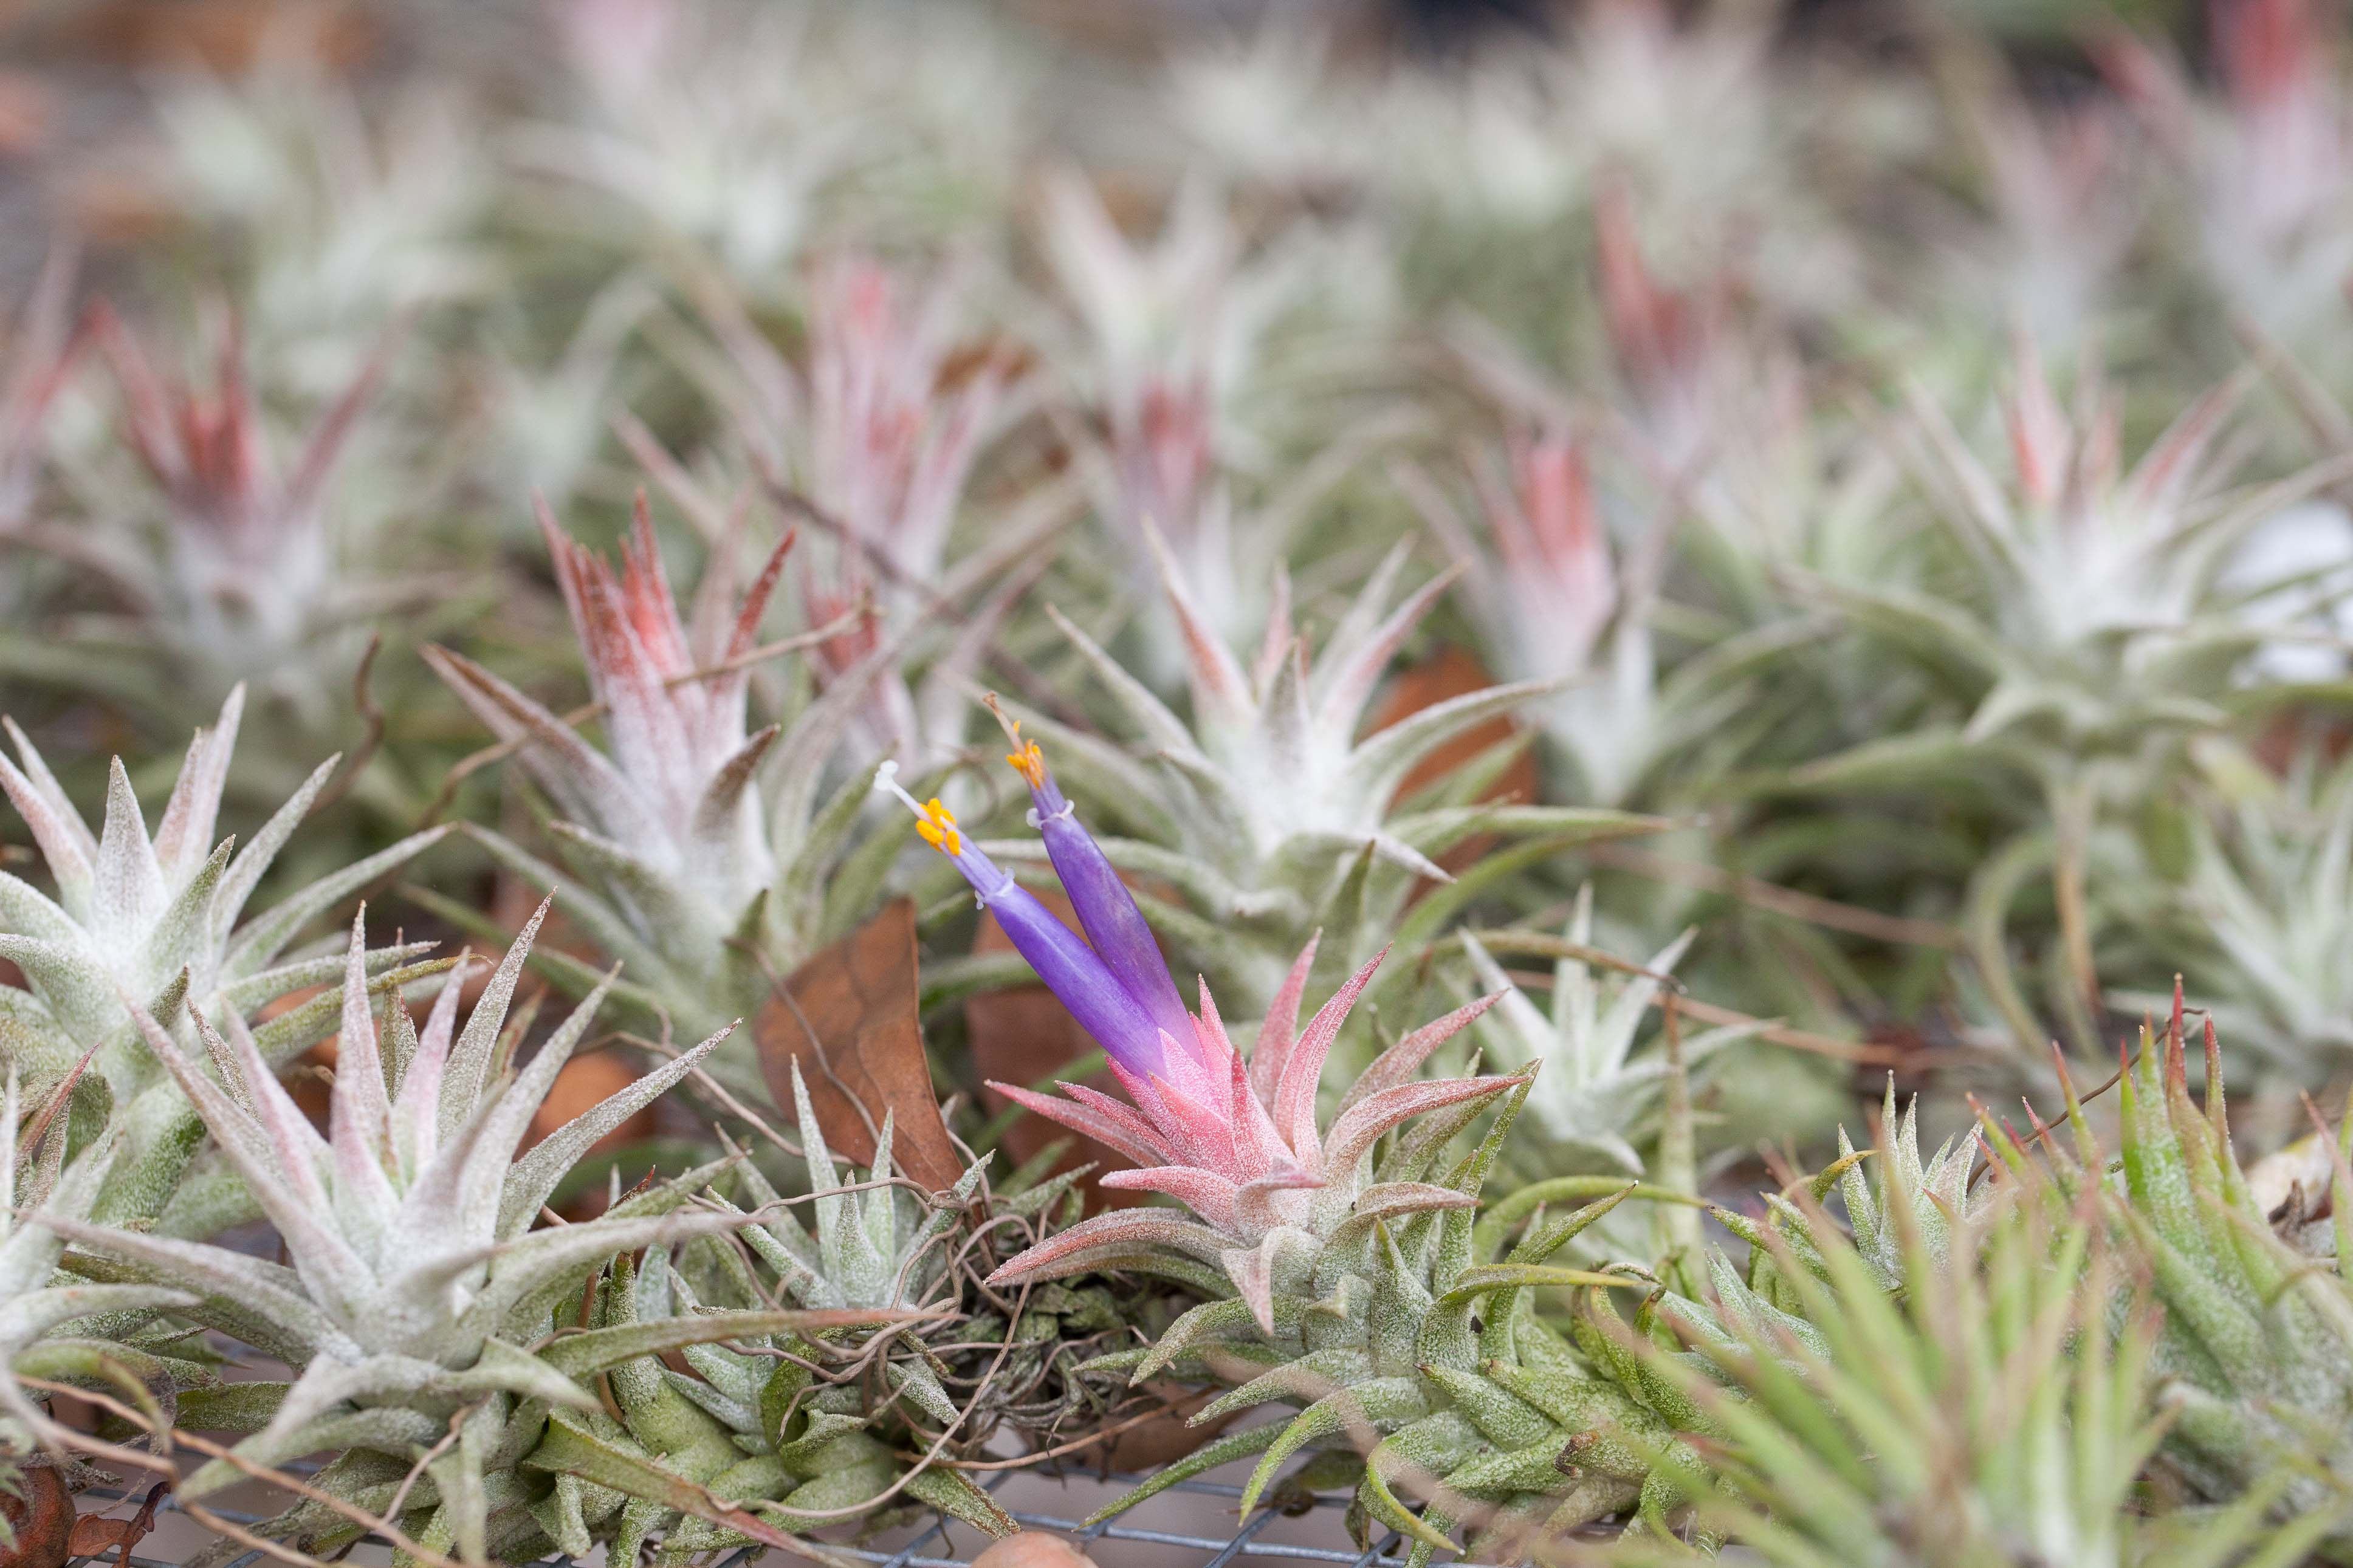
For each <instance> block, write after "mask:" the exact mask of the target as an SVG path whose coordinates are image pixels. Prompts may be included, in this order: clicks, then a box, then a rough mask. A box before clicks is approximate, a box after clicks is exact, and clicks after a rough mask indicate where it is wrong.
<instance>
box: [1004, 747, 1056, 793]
mask: <svg viewBox="0 0 2353 1568" xmlns="http://www.w3.org/2000/svg"><path fill="white" fill-rule="evenodd" d="M1013 739H1014V742H1015V743H1016V744H1017V746H1018V748H1019V749H1018V750H1017V751H1014V752H1010V753H1009V754H1008V755H1007V757H1006V759H1005V760H1006V761H1007V762H1008V763H1012V764H1013V771H1014V772H1015V773H1019V774H1020V775H1021V776H1022V777H1023V778H1025V779H1028V780H1029V787H1030V788H1031V789H1044V788H1045V787H1046V753H1045V752H1041V751H1039V749H1038V742H1035V741H1024V740H1022V739H1021V737H1020V736H1019V735H1016V736H1014V737H1013Z"/></svg>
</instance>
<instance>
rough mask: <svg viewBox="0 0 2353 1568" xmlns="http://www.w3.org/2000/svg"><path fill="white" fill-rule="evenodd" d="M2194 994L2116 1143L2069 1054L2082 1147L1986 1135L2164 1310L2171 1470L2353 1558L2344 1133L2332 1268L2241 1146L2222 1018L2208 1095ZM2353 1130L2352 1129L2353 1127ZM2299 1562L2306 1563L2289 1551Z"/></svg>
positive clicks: (2156, 1035) (2146, 1060) (2125, 1078)
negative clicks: (2294, 1236) (2111, 1243)
mask: <svg viewBox="0 0 2353 1568" xmlns="http://www.w3.org/2000/svg"><path fill="white" fill-rule="evenodd" d="M2184 1035H2185V1029H2184V1009H2183V1007H2182V1005H2181V1002H2180V999H2179V992H2178V991H2177V993H2176V997H2175V1004H2174V1008H2173V1012H2172V1016H2171V1018H2170V1020H2169V1022H2168V1024H2167V1026H2165V1027H2164V1028H2163V1029H2161V1030H2159V1029H2151V1028H2144V1029H2143V1030H2142V1033H2141V1040H2140V1049H2139V1050H2138V1052H2137V1053H2136V1054H2135V1055H2134V1056H2133V1058H2131V1059H2130V1060H2129V1061H2127V1062H2126V1063H2125V1064H2123V1067H2122V1069H2121V1080H2120V1082H2119V1084H2118V1088H2119V1089H2120V1091H2121V1095H2122V1102H2121V1104H2120V1105H2119V1107H2118V1117H2119V1128H2118V1137H2117V1148H2116V1153H2115V1154H2113V1155H2111V1154H2110V1153H2109V1152H2107V1151H2106V1150H2105V1148H2104V1147H2103V1146H2102V1144H2101V1143H2100V1142H2099V1140H2098V1139H2097V1138H2096V1137H2095V1136H2094V1134H2093V1133H2092V1131H2090V1130H2089V1129H2088V1127H2087V1126H2086V1125H2085V1121H2084V1115H2083V1109H2082V1105H2081V1103H2080V1101H2079V1100H2078V1098H2077V1096H2076V1092H2075V1089H2074V1085H2073V1081H2072V1079H2071V1078H2070V1077H2069V1075H2068V1074H2067V1072H2066V1069H2065V1064H2064V1063H2063V1062H2062V1063H2061V1064H2060V1069H2059V1079H2060V1087H2061V1090H2062V1092H2063V1095H2064V1097H2065V1106H2066V1113H2067V1114H2066V1117H2065V1121H2066V1122H2067V1124H2068V1132H2069V1137H2068V1139H2067V1141H2066V1142H2065V1143H2064V1144H2062V1143H2061V1142H2059V1138H2058V1134H2057V1131H2056V1129H2055V1128H2053V1129H2052V1130H2050V1131H2047V1132H2045V1133H2044V1134H2043V1136H2042V1137H2041V1138H2040V1139H2039V1141H2038V1142H2039V1144H2040V1148H2039V1149H2038V1148H2037V1147H2036V1145H2035V1143H2031V1142H2027V1141H2025V1140H2022V1139H2021V1138H2019V1137H2018V1136H2017V1135H2016V1134H2014V1133H2012V1132H2010V1131H2008V1130H2006V1129H2001V1128H1998V1127H1996V1126H1995V1125H1994V1123H1993V1122H1992V1121H1991V1119H1990V1118H1987V1119H1985V1121H1983V1123H1982V1125H1981V1131H1984V1132H1985V1134H1986V1136H1987V1139H1988V1142H1989V1144H1990V1146H1991V1147H1993V1148H1994V1149H1995V1151H1996V1152H1997V1153H1999V1154H2000V1157H2001V1159H2002V1161H2003V1163H2004V1164H2005V1165H2006V1166H2007V1167H2009V1168H2010V1169H2012V1170H2017V1171H2027V1172H2030V1173H2031V1171H2032V1170H2033V1169H2035V1168H2038V1166H2039V1167H2044V1168H2047V1169H2048V1170H2049V1172H2050V1173H2051V1177H2052V1181H2053V1184H2054V1185H2055V1186H2056V1187H2057V1188H2058V1189H2059V1190H2060V1191H2062V1192H2063V1193H2065V1194H2069V1195H2071V1196H2074V1197H2077V1198H2079V1199H2082V1200H2083V1201H2087V1202H2094V1201H2095V1202H2096V1203H2097V1205H2098V1211H2099V1213H2100V1214H2101V1215H2102V1216H2103V1217H2104V1219H2105V1222H2106V1225H2107V1227H2108V1229H2109V1231H2110V1232H2111V1233H2112V1235H2113V1237H2114V1238H2115V1243H2116V1247H2117V1248H2118V1250H2119V1251H2120V1252H2122V1253H2123V1254H2124V1255H2125V1256H2126V1258H2130V1259H2132V1260H2134V1261H2135V1262H2136V1264H2137V1266H2138V1267H2140V1268H2145V1269H2146V1270H2147V1274H2148V1278H2149V1279H2150V1282H2151V1293H2152V1295H2153V1296H2154V1298H2155V1299H2156V1300H2158V1302H2159V1303H2161V1304H2162V1306H2163V1307H2164V1309H2165V1317H2164V1326H2163V1330H2162V1331H2161V1332H2160V1333H2159V1334H2158V1336H2157V1338H2156V1341H2155V1345H2154V1350H2153V1353H2152V1357H2151V1368H2152V1372H2153V1374H2154V1376H2155V1377H2156V1378H2157V1380H2158V1387H2159V1391H2160V1396H2161V1398H2162V1400H2163V1402H2164V1405H2165V1406H2166V1408H2167V1410H2168V1413H2169V1415H2170V1417H2171V1419H2170V1421H2169V1424H2168V1426H2167V1428H2166V1431H2165V1434H2164V1440H2163V1442H2162V1444H2161V1446H2159V1447H2158V1458H2159V1461H2160V1464H2161V1468H2164V1469H2165V1470H2167V1471H2168V1472H2170V1473H2172V1474H2173V1475H2175V1476H2177V1477H2179V1480H2180V1482H2181V1483H2182V1484H2183V1485H2184V1486H2185V1487H2186V1488H2187V1489H2188V1490H2189V1493H2190V1494H2191V1495H2192V1496H2193V1497H2195V1498H2198V1499H2200V1500H2205V1501H2209V1502H2211V1503H2215V1504H2218V1505H2221V1506H2223V1507H2225V1508H2226V1509H2231V1510H2253V1512H2254V1513H2256V1514H2257V1515H2259V1516H2267V1517H2269V1518H2271V1519H2272V1520H2273V1521H2275V1522H2276V1523H2278V1524H2279V1525H2280V1526H2281V1527H2282V1529H2283V1531H2284V1532H2285V1533H2286V1534H2288V1535H2290V1536H2292V1537H2293V1538H2294V1539H2295V1540H2296V1541H2299V1542H2302V1543H2303V1545H2302V1549H2303V1550H2306V1551H2314V1552H2317V1554H2318V1555H2319V1556H2320V1557H2321V1558H2322V1559H2323V1560H2326V1561H2330V1562H2341V1561H2348V1560H2353V1447H2348V1444H2347V1442H2346V1440H2345V1437H2344V1434H2345V1432H2346V1431H2347V1429H2348V1419H2353V1171H2348V1165H2347V1163H2346V1157H2345V1152H2346V1150H2347V1149H2348V1147H2353V1144H2348V1140H2347V1134H2346V1132H2345V1131H2342V1130H2340V1131H2339V1132H2338V1134H2337V1140H2336V1152H2335V1157H2334V1160H2333V1164H2334V1171H2335V1173H2334V1178H2333V1180H2332V1181H2331V1182H2330V1184H2329V1194H2330V1199H2331V1202H2332V1205H2333V1218H2332V1221H2331V1222H2330V1225H2329V1226H2328V1227H2327V1228H2328V1229H2329V1230H2332V1231H2333V1233H2334V1237H2335V1240H2336V1242H2337V1248H2336V1254H2337V1255H2336V1257H2335V1258H2333V1259H2317V1260H2316V1259H2315V1258H2312V1257H2311V1256H2309V1255H2308V1254H2307V1253H2306V1252H2304V1251H2302V1250H2300V1249H2299V1248H2298V1247H2295V1246H2293V1245H2291V1244H2290V1243H2289V1242H2288V1241H2286V1240H2284V1239H2282V1237H2279V1236H2278V1235H2276V1234H2274V1231H2273V1228H2272V1226H2271V1224H2270V1221H2269V1219H2268V1217H2267V1216H2266V1215H2265V1214H2264V1212H2263V1205H2261V1204H2260V1203H2259V1202H2258V1201H2257V1200H2256V1199H2255V1197H2254V1195H2253V1191H2252V1189H2251V1187H2250V1185H2249V1183H2248V1179H2247V1173H2246V1172H2245V1170H2244V1169H2243V1168H2242V1166H2241V1165H2240V1163H2239V1157H2238V1153H2237V1152H2236V1150H2235V1149H2234V1148H2233V1146H2232V1140H2231V1132H2230V1121H2229V1115H2228V1109H2229V1107H2228V1100H2227V1097H2226V1094H2225V1090H2224V1087H2223V1081H2222V1077H2223V1075H2222V1065H2221V1046H2220V1043H2219V1037H2218V1035H2217V1034H2216V1031H2215V1028H2214V1025H2213V1022H2212V1020H2211V1018H2210V1019H2208V1021H2207V1024H2206V1053H2205V1054H2206V1062H2205V1068H2206V1073H2205V1077H2206V1092H2205V1102H2204V1103H2203V1104H2202V1105H2200V1104H2199V1103H2198V1102H2196V1101H2194V1100H2191V1098H2190V1095H2189V1064H2188V1059H2187V1050H2186V1047H2185V1042H2184ZM2348 1126H2353V1121H2348ZM2282 1560H2283V1561H2292V1560H2293V1559H2292V1558H2283V1559H2282Z"/></svg>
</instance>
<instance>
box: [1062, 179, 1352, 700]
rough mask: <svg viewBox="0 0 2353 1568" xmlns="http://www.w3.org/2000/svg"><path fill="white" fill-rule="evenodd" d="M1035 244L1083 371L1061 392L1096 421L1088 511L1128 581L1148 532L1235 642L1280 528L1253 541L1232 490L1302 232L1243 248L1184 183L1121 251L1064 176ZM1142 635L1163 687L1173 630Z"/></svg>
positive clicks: (1265, 444) (1310, 253)
mask: <svg viewBox="0 0 2353 1568" xmlns="http://www.w3.org/2000/svg"><path fill="white" fill-rule="evenodd" d="M1042 238H1043V242H1044V248H1045V251H1046V255H1047V258H1048V259H1049V260H1050V262H1051V263H1052V265H1053V268H1054V273H1055V277H1056V279H1057V280H1058V281H1059V283H1060V292H1061V295H1062V298H1063V299H1064V300H1065V301H1066V302H1067V304H1068V306H1069V308H1070V310H1071V313H1072V314H1073V315H1074V316H1075V317H1076V318H1077V321H1078V324H1079V326H1080V328H1081V329H1082V333H1083V336H1082V340H1081V342H1080V344H1079V345H1078V346H1077V347H1075V348H1074V349H1073V350H1072V351H1071V352H1070V353H1068V354H1067V355H1066V356H1065V363H1070V364H1072V365H1075V366H1078V367H1082V368H1080V369H1078V370H1077V371H1075V372H1074V374H1073V380H1074V382H1075V387H1074V390H1075V391H1076V392H1077V394H1078V395H1079V396H1080V397H1081V398H1082V399H1083V401H1084V404H1085V405H1087V406H1089V407H1090V408H1092V410H1093V411H1094V412H1095V414H1096V416H1097V417H1098V418H1099V420H1100V422H1101V432H1100V441H1101V446H1100V448H1099V449H1098V450H1095V451H1092V452H1090V453H1088V454H1086V455H1087V456H1088V458H1089V459H1090V461H1091V464H1092V471H1091V479H1092V488H1093V491H1094V494H1095V505H1096V510H1097V511H1098V512H1099V514H1100V515H1101V516H1102V518H1103V522H1104V524H1105V525H1106V527H1107V528H1108V529H1109V530H1110V532H1111V537H1112V539H1113V541H1114V542H1115V545H1116V547H1117V548H1118V549H1119V550H1120V551H1121V552H1124V559H1125V560H1126V561H1127V562H1128V563H1129V571H1130V579H1129V582H1128V583H1127V584H1126V586H1127V587H1128V588H1129V590H1130V591H1131V592H1133V593H1134V595H1136V596H1137V597H1138V598H1140V599H1142V600H1144V601H1145V603H1147V604H1148V603H1152V602H1153V601H1154V599H1155V597H1156V595H1155V594H1154V586H1155V585H1154V583H1153V579H1152V570H1151V565H1150V561H1149V558H1148V557H1147V555H1146V552H1145V550H1144V549H1142V548H1140V546H1141V545H1142V542H1143V541H1144V538H1145V534H1146V533H1147V532H1148V531H1157V532H1158V534H1159V535H1160V537H1161V538H1162V539H1163V540H1164V541H1165V542H1166V545H1165V549H1166V553H1167V554H1168V555H1169V556H1170V557H1171V558H1172V559H1173V560H1174V561H1175V562H1176V567H1177V574H1178V577H1179V580H1180V581H1182V582H1183V583H1184V584H1185V585H1186V587H1187V589H1188V590H1189V591H1190V592H1191V593H1192V594H1193V595H1194V596H1195V598H1196V600H1197V602H1198V603H1199V604H1201V605H1204V606H1207V607H1208V609H1209V611H1210V613H1211V615H1212V616H1213V619H1212V621H1211V624H1212V625H1213V626H1215V628H1216V630H1217V631H1218V633H1219V635H1220V636H1223V637H1233V636H1236V635H1238V634H1239V633H1240V632H1241V631H1242V630H1243V627H1242V626H1240V624H1237V623H1238V617H1240V616H1243V615H1246V614H1247V613H1248V612H1249V611H1250V607H1251V603H1252V598H1253V595H1256V594H1257V592H1258V584H1259V582H1260V581H1261V580H1262V575H1263V574H1264V573H1265V572H1266V571H1267V569H1268V568H1269V567H1270V566H1271V564H1272V562H1273V559H1274V558H1273V557H1272V556H1270V555H1268V554H1267V553H1266V552H1268V551H1273V552H1278V553H1279V552H1280V551H1281V549H1282V538H1281V537H1280V536H1279V531H1275V532H1274V533H1273V534H1272V536H1265V537H1256V538H1253V537H1251V536H1252V535H1261V536H1264V535H1269V533H1270V531H1269V530H1268V529H1266V528H1258V529H1246V528H1242V527H1239V526H1237V522H1238V520H1237V517H1236V509H1237V506H1238V505H1240V504H1246V503H1247V501H1248V500H1249V499H1250V498H1249V497H1248V496H1247V495H1243V496H1241V497H1238V496H1237V493H1236V492H1237V488H1238V484H1239V483H1240V481H1241V480H1243V479H1245V478H1246V477H1247V476H1250V475H1253V474H1256V473H1259V472H1261V470H1263V469H1264V468H1265V467H1266V466H1267V464H1268V462H1269V460H1270V458H1271V456H1272V453H1271V447H1270V443H1269V440H1268V436H1269V433H1270V431H1271V430H1273V429H1275V428H1276V427H1277V411H1276V410H1275V409H1274V408H1273V407H1272V406H1271V403H1270V399H1271V395H1272V392H1273V390H1274V388H1275V387H1276V386H1277V385H1278V384H1279V382H1278V379H1277V374H1278V371H1279V370H1280V368H1281V364H1282V361H1281V360H1280V359H1279V357H1278V355H1277V353H1276V351H1277V349H1278V347H1279V346H1280V342H1279V340H1278V337H1277V330H1278V328H1280V327H1282V326H1284V325H1285V324H1287V323H1289V324H1295V323H1296V322H1297V321H1298V320H1299V318H1300V317H1301V316H1302V315H1303V313H1304V311H1305V307H1306V303H1307V300H1308V289H1309V286H1310V284H1311V283H1312V282H1314V281H1315V280H1316V279H1317V273H1316V271H1315V268H1314V263H1315V260H1316V247H1315V244H1314V238H1313V237H1312V236H1311V235H1310V234H1309V233H1308V232H1307V231H1305V230H1304V229H1303V228H1302V229H1296V230H1293V231H1289V232H1287V233H1285V234H1284V235H1282V237H1278V238H1277V239H1275V240H1272V241H1270V242H1268V243H1266V244H1264V245H1263V246H1261V247H1255V248H1253V247H1250V245H1249V244H1248V243H1247V242H1246V240H1245V238H1244V237H1243V235H1242V234H1241V232H1240V229H1239V228H1238V226H1237V225H1236V224H1235V221H1234V218H1233V216H1232V215H1231V213H1230V211H1229V208H1228V206H1227V205H1226V204H1225V203H1223V202H1222V201H1221V200H1220V199H1219V196H1218V195H1217V194H1216V193H1215V192H1214V191H1212V190H1211V189H1210V187H1209V186H1208V185H1207V184H1203V183H1200V182H1198V181H1197V182H1188V183H1187V184H1185V185H1184V186H1183V187H1182V188H1181V189H1179V190H1178V192H1177V193H1176V196H1175V198H1174V199H1173V201H1172V203H1171V205H1170V206H1169V209H1168V213H1167V216H1166V219H1165V220H1164V223H1163V226H1162V228H1161V231H1160V233H1159V234H1158V235H1157V236H1156V237H1155V239H1154V241H1153V242H1152V243H1151V244H1150V245H1148V246H1138V245H1134V244H1133V243H1131V242H1130V241H1129V240H1128V239H1127V238H1126V237H1125V236H1124V235H1123V234H1122V233H1121V232H1120V230H1119V228H1118V226H1116V225H1115V224H1114V223H1113V221H1112V217H1111V215H1110V214H1109V213H1108V212H1107V211H1105V210H1104V207H1103V199H1102V197H1101V196H1099V195H1097V194H1096V193H1095V190H1094V188H1093V187H1092V185H1090V184H1087V183H1086V181H1085V180H1084V179H1082V178H1081V177H1080V176H1079V175H1077V174H1073V173H1068V172H1066V173H1063V174H1060V175H1059V176H1057V177H1056V179H1055V180H1054V182H1053V183H1052V184H1051V185H1050V186H1049V188H1048V193H1047V207H1046V219H1045V227H1044V234H1043V237H1042ZM1324 281H1325V282H1326V283H1327V284H1328V283H1329V281H1330V279H1329V277H1328V275H1327V276H1326V277H1325V279H1324ZM1253 546H1254V547H1255V551H1253ZM1146 632H1147V636H1148V637H1149V638H1150V639H1151V640H1150V643H1149V645H1148V656H1149V658H1150V661H1151V669H1150V673H1151V675H1152V677H1153V679H1155V680H1158V681H1166V679H1171V678H1173V677H1174V676H1175V675H1176V673H1177V672H1178V670H1179V669H1180V668H1181V663H1180V661H1181V659H1182V658H1183V647H1184V645H1183V641H1182V634H1181V633H1180V632H1179V631H1178V629H1177V628H1176V626H1173V625H1170V624H1167V623H1166V620H1165V618H1164V619H1162V620H1159V621H1155V622H1152V623H1148V624H1147V626H1146Z"/></svg>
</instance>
